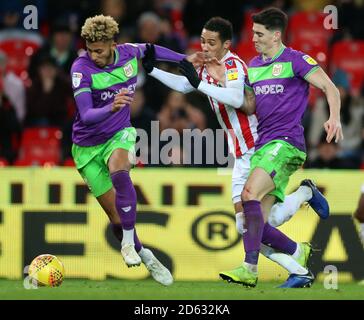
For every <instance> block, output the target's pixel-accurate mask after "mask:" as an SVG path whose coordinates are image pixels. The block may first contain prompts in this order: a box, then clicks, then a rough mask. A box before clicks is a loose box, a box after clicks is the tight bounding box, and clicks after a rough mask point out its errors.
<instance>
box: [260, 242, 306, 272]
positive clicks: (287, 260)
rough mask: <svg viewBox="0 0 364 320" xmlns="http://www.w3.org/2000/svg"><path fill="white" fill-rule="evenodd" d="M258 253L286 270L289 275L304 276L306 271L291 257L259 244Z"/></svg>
mask: <svg viewBox="0 0 364 320" xmlns="http://www.w3.org/2000/svg"><path fill="white" fill-rule="evenodd" d="M260 253H261V254H263V255H264V256H266V257H267V258H268V259H270V260H272V261H274V262H276V263H278V264H279V265H280V266H281V267H283V268H284V269H286V270H287V271H288V272H289V273H290V274H291V273H295V274H306V273H307V272H308V270H307V269H306V268H304V267H302V266H301V265H300V264H299V263H298V262H297V261H296V260H295V259H293V258H292V256H290V255H288V254H285V253H282V252H278V251H276V250H274V249H273V248H271V247H268V246H266V245H264V244H261V247H260Z"/></svg>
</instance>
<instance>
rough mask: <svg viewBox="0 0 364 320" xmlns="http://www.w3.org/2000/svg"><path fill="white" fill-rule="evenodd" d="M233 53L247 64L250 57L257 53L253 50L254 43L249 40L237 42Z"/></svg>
mask: <svg viewBox="0 0 364 320" xmlns="http://www.w3.org/2000/svg"><path fill="white" fill-rule="evenodd" d="M235 53H236V54H237V55H238V56H239V57H240V58H241V59H243V61H244V62H245V63H246V64H247V65H249V62H250V60H251V59H252V58H254V57H255V56H256V55H258V53H257V51H256V50H255V47H254V43H253V42H252V41H251V40H250V41H244V42H239V43H238V44H237V46H236V48H235Z"/></svg>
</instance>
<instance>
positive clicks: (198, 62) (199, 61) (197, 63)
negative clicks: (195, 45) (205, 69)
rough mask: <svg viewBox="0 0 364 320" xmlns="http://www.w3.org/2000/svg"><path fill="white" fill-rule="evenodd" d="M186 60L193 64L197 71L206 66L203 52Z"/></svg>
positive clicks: (196, 53)
mask: <svg viewBox="0 0 364 320" xmlns="http://www.w3.org/2000/svg"><path fill="white" fill-rule="evenodd" d="M186 60H187V61H189V62H191V63H192V64H193V66H194V67H195V68H196V69H197V68H200V67H202V66H203V65H204V63H205V54H204V53H203V52H202V51H198V52H195V53H193V54H191V55H189V56H187V57H186Z"/></svg>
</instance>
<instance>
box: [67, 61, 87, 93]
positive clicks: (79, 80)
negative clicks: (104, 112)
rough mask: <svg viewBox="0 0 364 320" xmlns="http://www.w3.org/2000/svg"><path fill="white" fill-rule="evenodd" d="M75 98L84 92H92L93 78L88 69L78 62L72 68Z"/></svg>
mask: <svg viewBox="0 0 364 320" xmlns="http://www.w3.org/2000/svg"><path fill="white" fill-rule="evenodd" d="M71 79H72V90H73V96H74V97H76V96H78V95H79V94H80V93H82V92H91V77H90V74H89V72H88V71H87V67H85V66H83V65H82V64H80V63H77V61H76V62H75V63H74V64H73V65H72V68H71Z"/></svg>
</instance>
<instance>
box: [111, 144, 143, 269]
mask: <svg viewBox="0 0 364 320" xmlns="http://www.w3.org/2000/svg"><path fill="white" fill-rule="evenodd" d="M128 154H129V152H128V151H127V150H124V149H121V148H118V149H115V150H113V151H112V153H111V155H110V157H109V159H108V168H109V172H110V177H111V181H112V184H113V187H114V189H115V207H116V210H117V212H118V214H119V217H120V221H121V226H122V229H123V240H122V242H121V254H122V255H123V257H124V260H125V262H126V264H127V265H128V266H134V265H139V264H140V263H141V259H140V257H139V255H138V254H137V252H136V248H134V246H135V243H134V233H135V230H134V229H135V223H136V207H137V196H136V191H135V188H134V185H133V182H132V181H131V178H130V175H129V171H130V169H131V166H132V165H131V163H130V161H129V156H128Z"/></svg>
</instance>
